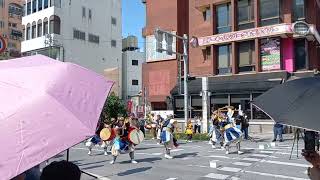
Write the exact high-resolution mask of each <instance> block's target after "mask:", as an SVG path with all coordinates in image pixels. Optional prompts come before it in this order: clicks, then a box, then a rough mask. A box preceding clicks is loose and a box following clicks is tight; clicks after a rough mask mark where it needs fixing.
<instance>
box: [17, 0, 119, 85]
mask: <svg viewBox="0 0 320 180" xmlns="http://www.w3.org/2000/svg"><path fill="white" fill-rule="evenodd" d="M24 11H25V16H24V17H23V18H22V24H23V26H24V27H25V28H24V34H25V36H24V41H23V42H22V47H21V50H22V52H23V53H26V54H27V55H32V54H37V53H39V54H43V55H47V56H50V57H52V58H54V59H57V60H61V61H67V62H72V63H76V64H79V65H81V66H84V67H86V68H89V69H92V70H94V71H96V72H98V73H101V74H102V73H103V72H104V70H105V69H109V68H119V69H121V66H122V65H121V48H122V45H121V43H122V41H121V40H122V34H121V33H122V22H121V1H119V0H108V1H99V0H90V1H87V0H77V1H65V0H26V1H25V9H24ZM119 81H121V77H119ZM120 84H121V82H120ZM120 91H121V90H120Z"/></svg>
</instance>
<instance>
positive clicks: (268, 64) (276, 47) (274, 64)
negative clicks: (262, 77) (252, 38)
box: [261, 39, 281, 71]
mask: <svg viewBox="0 0 320 180" xmlns="http://www.w3.org/2000/svg"><path fill="white" fill-rule="evenodd" d="M280 61H281V56H280V39H268V40H266V39H263V40H262V41H261V67H262V70H263V71H272V70H280V68H281V64H280Z"/></svg>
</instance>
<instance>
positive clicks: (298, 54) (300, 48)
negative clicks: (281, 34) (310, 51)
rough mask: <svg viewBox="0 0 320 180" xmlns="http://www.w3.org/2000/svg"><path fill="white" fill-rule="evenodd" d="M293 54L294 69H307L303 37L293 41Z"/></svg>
mask: <svg viewBox="0 0 320 180" xmlns="http://www.w3.org/2000/svg"><path fill="white" fill-rule="evenodd" d="M294 56H295V69H296V70H297V71H299V70H305V69H307V48H306V41H305V39H298V40H295V41H294Z"/></svg>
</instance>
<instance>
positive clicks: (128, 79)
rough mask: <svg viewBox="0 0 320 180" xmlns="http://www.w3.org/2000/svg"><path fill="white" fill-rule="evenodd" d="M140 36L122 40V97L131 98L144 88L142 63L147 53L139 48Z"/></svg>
mask: <svg viewBox="0 0 320 180" xmlns="http://www.w3.org/2000/svg"><path fill="white" fill-rule="evenodd" d="M137 39H138V38H137V37H135V36H128V37H127V38H125V39H123V41H122V51H123V52H122V79H123V80H122V97H123V99H124V100H128V99H131V97H135V96H137V95H139V94H140V93H141V90H142V64H143V63H144V62H145V53H144V52H140V51H139V48H138V40H137Z"/></svg>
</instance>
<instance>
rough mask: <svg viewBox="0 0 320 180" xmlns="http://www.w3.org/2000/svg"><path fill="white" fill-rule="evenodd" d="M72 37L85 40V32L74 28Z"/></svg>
mask: <svg viewBox="0 0 320 180" xmlns="http://www.w3.org/2000/svg"><path fill="white" fill-rule="evenodd" d="M73 38H74V39H81V40H86V33H85V32H82V31H79V30H76V29H74V30H73Z"/></svg>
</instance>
